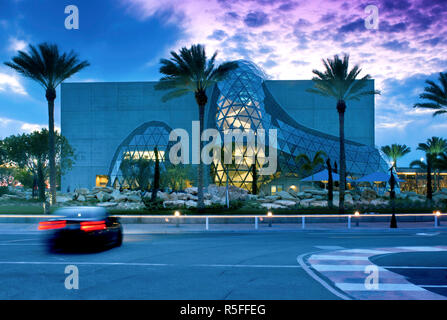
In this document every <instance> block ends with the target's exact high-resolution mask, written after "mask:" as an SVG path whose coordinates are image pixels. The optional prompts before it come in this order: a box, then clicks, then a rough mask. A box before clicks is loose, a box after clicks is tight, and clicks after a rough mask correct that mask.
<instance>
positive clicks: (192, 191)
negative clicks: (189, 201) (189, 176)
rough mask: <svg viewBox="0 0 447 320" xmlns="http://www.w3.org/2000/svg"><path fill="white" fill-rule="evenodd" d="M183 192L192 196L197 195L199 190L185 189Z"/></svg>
mask: <svg viewBox="0 0 447 320" xmlns="http://www.w3.org/2000/svg"><path fill="white" fill-rule="evenodd" d="M185 192H186V193H190V194H193V195H197V194H198V193H199V189H198V188H197V187H190V188H186V189H185Z"/></svg>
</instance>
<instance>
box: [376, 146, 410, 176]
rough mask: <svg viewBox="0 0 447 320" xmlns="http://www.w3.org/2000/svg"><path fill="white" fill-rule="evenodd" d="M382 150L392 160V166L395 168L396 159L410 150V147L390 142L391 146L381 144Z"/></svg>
mask: <svg viewBox="0 0 447 320" xmlns="http://www.w3.org/2000/svg"><path fill="white" fill-rule="evenodd" d="M381 150H382V152H383V153H384V154H385V155H386V156H387V157H388V159H389V160H391V162H392V166H393V167H394V168H395V169H396V170H397V160H398V159H400V158H402V157H403V156H405V155H406V154H408V153H410V152H411V148H410V147H407V146H406V145H404V144H392V145H391V146H383V147H382V148H381Z"/></svg>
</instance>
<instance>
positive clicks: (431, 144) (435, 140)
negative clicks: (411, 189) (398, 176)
mask: <svg viewBox="0 0 447 320" xmlns="http://www.w3.org/2000/svg"><path fill="white" fill-rule="evenodd" d="M417 149H418V150H421V151H424V152H425V154H426V158H427V164H426V168H427V199H428V200H429V201H431V199H432V196H433V187H432V181H431V171H432V168H433V164H434V162H435V161H436V159H437V158H438V156H439V155H440V154H442V153H443V152H445V151H447V140H446V139H443V138H439V137H432V138H430V139H427V142H426V143H419V145H418V148H417ZM412 164H413V166H414V165H420V166H421V165H422V163H420V161H419V162H418V161H413V162H412V163H411V164H410V166H411V165H412Z"/></svg>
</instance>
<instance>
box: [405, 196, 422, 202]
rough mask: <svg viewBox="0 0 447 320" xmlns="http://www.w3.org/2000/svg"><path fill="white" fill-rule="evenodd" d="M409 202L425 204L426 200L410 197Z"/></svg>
mask: <svg viewBox="0 0 447 320" xmlns="http://www.w3.org/2000/svg"><path fill="white" fill-rule="evenodd" d="M408 200H409V201H412V202H423V201H424V199H421V198H419V197H410V198H408Z"/></svg>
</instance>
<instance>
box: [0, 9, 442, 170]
mask: <svg viewBox="0 0 447 320" xmlns="http://www.w3.org/2000/svg"><path fill="white" fill-rule="evenodd" d="M369 4H373V5H376V6H377V7H378V8H379V29H378V30H370V29H366V28H365V26H364V19H365V17H366V16H367V14H366V13H365V11H364V9H365V7H366V6H367V5H369ZM67 5H76V6H77V7H78V8H79V13H80V28H79V30H67V29H65V27H64V20H65V18H66V16H67V15H66V14H65V13H64V9H65V6H67ZM445 21H447V6H446V5H445V0H444V1H443V0H438V1H430V2H427V1H425V2H423V1H422V0H416V1H407V0H402V1H390V0H378V1H349V0H348V1H336V0H315V1H299V2H296V1H293V0H278V1H271V0H244V1H242V0H183V1H179V0H165V1H152V0H89V1H85V0H70V1H59V0H58V1H54V0H39V1H35V0H2V1H1V2H0V61H1V62H4V61H8V60H9V59H10V58H11V57H12V56H13V55H14V53H15V52H16V51H17V50H18V49H24V48H25V49H26V46H27V45H28V44H29V43H32V44H37V43H40V42H44V41H48V42H54V43H57V44H58V45H59V46H60V47H61V48H62V49H63V50H67V51H68V50H71V49H74V50H75V51H76V52H78V53H79V55H80V57H81V58H82V59H87V60H88V61H89V62H90V63H91V66H90V67H89V68H88V69H86V70H84V71H82V72H81V73H80V74H78V75H76V76H75V77H73V78H71V79H70V80H69V81H144V80H157V79H158V78H159V74H158V67H159V65H158V61H159V59H160V58H161V57H166V56H167V55H168V53H169V51H170V50H177V49H178V48H180V47H181V46H184V45H186V46H189V45H190V44H192V43H203V44H205V45H206V46H207V48H208V50H209V52H211V51H214V50H219V58H220V59H224V60H228V59H250V60H253V61H254V62H255V63H257V64H259V65H261V66H262V67H263V68H264V69H265V70H266V71H267V73H269V74H270V75H271V76H272V77H273V79H309V78H311V77H312V69H315V68H317V69H321V59H322V58H327V57H331V56H332V55H334V54H343V53H349V54H350V56H351V61H352V62H353V63H358V64H360V65H361V67H362V68H363V70H364V72H366V73H369V74H371V75H372V77H373V78H375V79H376V87H377V88H378V89H380V90H381V91H382V93H383V94H382V95H381V96H380V97H377V98H376V144H377V145H379V146H381V145H384V144H391V143H405V144H407V145H409V146H411V147H412V149H413V150H415V149H416V146H417V143H419V142H422V141H425V140H426V139H427V138H429V137H431V136H442V137H447V134H446V133H447V118H446V116H444V117H438V118H433V117H432V116H431V114H430V113H429V112H427V111H426V110H419V109H413V108H412V106H413V104H414V103H415V102H418V101H419V100H418V96H419V94H420V93H421V92H422V90H423V88H424V81H425V80H426V79H432V80H436V78H437V76H438V73H439V72H446V71H447V40H446V39H447V27H446V26H445ZM348 107H349V105H348ZM47 117H48V116H47V106H46V103H45V99H44V92H43V90H42V89H41V88H40V87H39V86H38V85H36V84H34V83H33V82H32V81H29V80H26V79H23V78H20V77H19V76H17V75H15V74H14V73H13V72H12V71H11V70H9V69H8V68H7V67H6V66H4V65H1V66H0V137H5V136H7V135H10V134H16V133H19V132H29V131H31V130H34V129H37V128H40V127H42V126H46V124H47V122H48V119H47ZM59 120H60V103H59V99H57V101H56V124H57V125H58V124H59ZM421 156H422V154H421V153H419V152H416V151H414V152H412V153H411V154H410V155H408V156H406V157H405V158H404V159H403V160H402V161H401V164H402V165H405V164H408V163H409V162H410V161H411V160H414V159H419V158H420V157H421Z"/></svg>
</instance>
